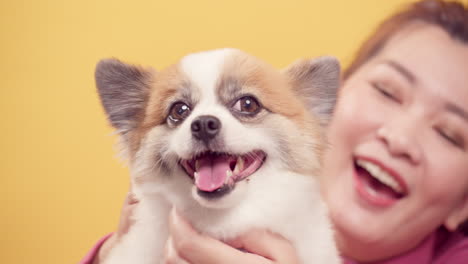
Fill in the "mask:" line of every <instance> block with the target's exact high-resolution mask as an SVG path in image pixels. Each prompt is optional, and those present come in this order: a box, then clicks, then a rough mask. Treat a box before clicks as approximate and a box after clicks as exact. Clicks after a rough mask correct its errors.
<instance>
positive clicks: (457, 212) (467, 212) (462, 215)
mask: <svg viewBox="0 0 468 264" xmlns="http://www.w3.org/2000/svg"><path fill="white" fill-rule="evenodd" d="M466 220H468V192H466V193H465V195H464V196H463V197H462V201H461V202H460V204H459V206H457V207H456V208H455V209H454V210H453V211H452V212H451V213H450V215H449V216H448V217H447V219H446V220H445V222H444V226H445V228H447V229H448V230H449V231H455V230H457V228H458V227H459V226H460V225H461V224H462V223H463V222H465V221H466Z"/></svg>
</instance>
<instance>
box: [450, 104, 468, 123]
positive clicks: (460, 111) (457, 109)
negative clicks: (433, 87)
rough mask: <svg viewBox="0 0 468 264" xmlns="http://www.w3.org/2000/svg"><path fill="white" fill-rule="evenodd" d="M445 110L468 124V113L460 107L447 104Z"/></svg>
mask: <svg viewBox="0 0 468 264" xmlns="http://www.w3.org/2000/svg"><path fill="white" fill-rule="evenodd" d="M445 109H447V111H449V112H451V113H454V114H455V115H457V116H459V117H461V118H462V119H463V120H465V121H466V122H468V112H467V111H465V110H464V109H463V108H461V107H460V106H458V105H456V104H454V103H450V102H447V103H446V104H445Z"/></svg>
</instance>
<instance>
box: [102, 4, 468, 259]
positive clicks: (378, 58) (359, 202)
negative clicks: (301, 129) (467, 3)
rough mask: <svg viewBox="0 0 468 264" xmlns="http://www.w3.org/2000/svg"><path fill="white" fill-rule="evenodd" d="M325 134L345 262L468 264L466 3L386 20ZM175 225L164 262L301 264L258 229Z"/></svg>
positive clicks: (326, 181) (327, 177)
mask: <svg viewBox="0 0 468 264" xmlns="http://www.w3.org/2000/svg"><path fill="white" fill-rule="evenodd" d="M328 135H329V141H330V143H331V147H330V149H329V151H328V152H327V155H326V157H325V161H324V174H323V185H322V186H323V193H324V197H325V200H326V202H327V204H328V206H329V208H330V216H331V219H332V221H333V224H334V226H335V230H336V241H337V244H338V247H339V249H340V251H341V253H342V255H343V257H344V259H345V263H395V264H396V263H451V264H453V263H455V264H456V263H468V238H467V237H464V236H463V235H462V233H461V229H462V228H463V223H464V222H466V221H467V219H468V9H467V8H466V7H463V5H461V4H459V3H455V2H450V3H449V2H440V1H436V0H427V1H421V2H418V3H415V4H413V5H411V6H410V8H409V9H407V10H406V11H403V12H402V13H399V14H397V15H395V16H393V17H391V18H390V19H388V20H387V21H386V22H384V23H383V24H382V25H381V26H380V27H379V28H378V30H377V31H376V33H375V34H374V35H373V36H371V38H370V39H369V40H368V41H367V42H366V43H365V44H364V45H363V46H362V48H361V50H360V51H359V52H358V55H357V57H356V59H355V61H354V62H353V63H352V64H351V66H350V67H349V68H348V69H347V71H346V72H345V73H344V82H343V87H342V89H341V92H340V95H339V101H338V104H337V107H336V111H335V113H334V118H333V120H332V122H331V124H330V126H329V130H328ZM124 215H125V214H124ZM124 219H125V217H124ZM171 222H172V225H171V239H170V242H169V243H168V245H167V250H166V255H167V256H166V259H165V263H168V264H170V263H190V264H211V263H224V264H229V263H246V264H249V263H251V264H255V263H262V264H265V263H288V264H292V263H297V260H296V257H295V252H294V249H293V248H292V246H291V245H290V244H289V242H288V241H286V240H284V239H282V238H281V237H279V236H277V235H275V234H270V233H268V232H266V231H261V230H256V231H252V233H249V234H246V235H245V236H243V237H240V238H238V239H237V240H236V241H228V242H227V243H223V242H220V241H217V240H214V239H212V238H210V237H206V236H203V235H200V234H198V233H197V232H196V231H194V230H193V229H192V228H191V227H190V226H189V225H188V224H187V223H186V222H185V221H184V220H183V219H181V218H180V217H178V216H177V213H175V212H174V213H173V215H172V217H171ZM123 226H127V225H123ZM124 232H125V228H121V230H119V232H118V233H116V235H114V236H113V239H116V237H117V238H118V237H119V235H121V234H123V233H124ZM113 239H110V240H109V243H106V244H107V245H105V247H104V248H103V249H102V250H101V252H100V256H101V257H103V258H105V253H106V250H107V247H111V245H112V241H113ZM236 248H242V249H243V251H240V250H237V249H236ZM95 263H99V258H96V260H95Z"/></svg>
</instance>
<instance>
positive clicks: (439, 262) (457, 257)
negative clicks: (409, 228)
mask: <svg viewBox="0 0 468 264" xmlns="http://www.w3.org/2000/svg"><path fill="white" fill-rule="evenodd" d="M344 263H345V264H359V262H355V261H351V260H345V262H344ZM373 264H468V237H465V236H463V234H461V233H458V232H454V233H451V232H448V231H447V230H446V229H444V228H440V229H439V230H437V231H436V232H434V233H433V234H432V235H430V236H429V237H428V238H426V239H425V240H424V241H423V242H422V243H421V244H420V245H419V246H417V247H416V248H414V249H413V250H411V251H409V252H407V253H405V254H403V255H400V256H397V257H393V258H392V259H389V260H385V261H378V262H375V263H373Z"/></svg>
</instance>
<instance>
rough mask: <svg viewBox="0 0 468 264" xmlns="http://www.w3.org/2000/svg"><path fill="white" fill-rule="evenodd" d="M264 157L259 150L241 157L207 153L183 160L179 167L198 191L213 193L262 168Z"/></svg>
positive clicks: (229, 186) (231, 185)
mask: <svg viewBox="0 0 468 264" xmlns="http://www.w3.org/2000/svg"><path fill="white" fill-rule="evenodd" d="M265 157H266V154H265V153H264V152H263V151H260V150H258V151H252V152H249V153H247V154H243V155H232V154H228V153H217V152H210V151H208V152H204V153H202V154H200V155H197V156H196V157H194V158H193V159H190V160H183V161H182V162H181V165H182V167H183V168H184V169H185V171H186V172H187V174H188V175H189V176H190V177H192V178H193V179H194V181H195V185H196V186H197V188H198V190H199V191H202V192H215V191H217V190H219V189H225V188H229V189H231V188H232V187H233V186H234V185H235V183H236V182H238V181H241V180H243V179H246V178H247V177H248V176H250V175H251V174H253V173H254V172H256V171H257V170H258V169H259V168H260V167H261V166H262V164H263V161H264V160H265Z"/></svg>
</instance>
